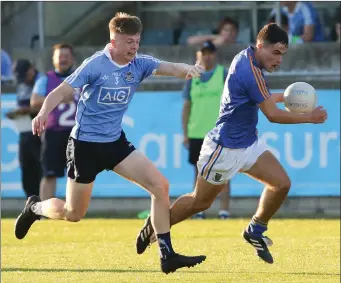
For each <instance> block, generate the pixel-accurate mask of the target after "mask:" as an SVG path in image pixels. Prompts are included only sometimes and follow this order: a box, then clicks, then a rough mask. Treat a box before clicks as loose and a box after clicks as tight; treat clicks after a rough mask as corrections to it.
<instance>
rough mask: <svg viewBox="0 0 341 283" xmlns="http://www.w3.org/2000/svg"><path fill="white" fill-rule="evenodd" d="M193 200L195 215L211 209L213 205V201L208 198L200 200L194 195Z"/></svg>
mask: <svg viewBox="0 0 341 283" xmlns="http://www.w3.org/2000/svg"><path fill="white" fill-rule="evenodd" d="M193 198H194V202H193V210H194V211H195V213H198V212H201V211H204V210H207V209H209V208H210V207H211V205H212V203H213V200H211V199H208V198H198V197H197V195H195V194H194V195H193Z"/></svg>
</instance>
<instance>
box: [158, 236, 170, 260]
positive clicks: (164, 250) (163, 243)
mask: <svg viewBox="0 0 341 283" xmlns="http://www.w3.org/2000/svg"><path fill="white" fill-rule="evenodd" d="M157 239H158V243H159V248H160V257H161V258H162V259H163V260H165V259H167V258H168V257H169V256H170V255H172V254H174V250H173V247H172V242H171V238H170V232H168V233H164V234H157Z"/></svg>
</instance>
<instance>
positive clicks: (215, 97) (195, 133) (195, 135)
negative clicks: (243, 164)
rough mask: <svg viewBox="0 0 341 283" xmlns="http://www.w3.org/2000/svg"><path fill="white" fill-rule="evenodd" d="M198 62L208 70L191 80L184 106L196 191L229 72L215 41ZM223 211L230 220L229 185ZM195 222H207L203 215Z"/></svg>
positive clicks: (223, 216)
mask: <svg viewBox="0 0 341 283" xmlns="http://www.w3.org/2000/svg"><path fill="white" fill-rule="evenodd" d="M197 61H198V62H200V64H201V65H202V66H204V68H205V72H204V73H203V74H202V75H201V77H200V78H194V79H190V80H188V81H187V82H186V84H185V86H184V89H183V97H184V100H185V102H184V106H183V110H182V128H183V133H184V145H185V146H186V148H188V153H189V158H188V161H189V163H190V164H191V165H193V167H194V169H195V178H194V185H193V187H195V184H196V181H197V176H198V169H197V166H196V164H197V162H198V159H199V155H200V150H201V146H202V144H203V142H204V138H205V136H206V134H207V133H208V132H209V131H210V128H212V127H214V125H215V122H216V120H217V117H218V115H219V106H220V97H221V94H222V93H223V89H224V83H225V79H226V76H227V70H226V69H225V68H224V66H222V65H219V64H217V50H216V47H215V45H214V44H213V43H212V42H211V41H207V42H205V43H204V44H203V45H202V47H201V48H200V50H199V51H198V52H197ZM220 197H221V199H220V211H219V214H218V217H219V218H220V219H227V218H228V217H229V211H228V209H229V201H230V184H229V182H227V184H226V186H225V188H224V189H223V191H222V192H221V194H220ZM193 218H199V219H204V218H205V213H204V212H200V213H198V214H196V215H195V216H194V217H193Z"/></svg>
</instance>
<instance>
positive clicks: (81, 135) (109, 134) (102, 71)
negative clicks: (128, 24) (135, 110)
mask: <svg viewBox="0 0 341 283" xmlns="http://www.w3.org/2000/svg"><path fill="white" fill-rule="evenodd" d="M159 64H160V61H159V60H157V59H155V58H153V57H151V56H146V55H136V56H135V58H134V60H133V61H132V62H130V63H129V64H127V65H118V64H117V63H115V62H114V61H113V60H112V59H111V55H110V44H108V45H107V46H106V47H105V48H104V50H103V51H99V52H96V53H95V54H94V55H93V56H91V57H89V58H87V59H86V60H84V62H83V64H82V65H81V66H80V67H78V69H77V70H76V71H75V72H74V73H73V74H72V75H70V76H69V77H68V78H66V80H65V82H67V83H68V84H69V85H71V86H72V87H73V88H75V89H76V88H81V89H83V90H82V93H81V98H80V100H79V103H78V106H77V113H76V124H75V126H74V127H73V129H72V132H71V137H73V138H74V139H78V140H82V141H88V142H102V143H104V142H113V141H116V140H117V139H118V138H119V137H120V135H121V131H122V118H123V115H124V113H125V112H126V110H127V109H128V105H129V103H130V101H131V99H132V97H133V95H134V93H135V91H136V88H137V87H138V86H139V84H140V83H141V82H142V81H143V80H144V79H145V78H147V77H149V76H150V75H152V73H153V72H154V70H156V69H157V68H158V66H159Z"/></svg>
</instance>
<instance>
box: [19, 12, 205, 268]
mask: <svg viewBox="0 0 341 283" xmlns="http://www.w3.org/2000/svg"><path fill="white" fill-rule="evenodd" d="M109 30H110V43H109V44H108V45H107V46H106V47H105V48H104V50H103V51H99V52H96V53H95V54H94V55H93V56H91V57H90V58H88V59H86V60H85V61H84V62H83V64H82V65H81V66H80V67H79V68H78V69H77V70H76V71H75V72H74V73H73V74H72V75H70V76H69V77H68V78H66V80H65V81H64V82H63V83H62V84H61V85H60V86H58V87H57V88H56V89H55V90H53V91H51V92H50V94H49V95H48V96H47V97H46V99H45V100H44V104H43V106H42V108H41V110H40V112H39V114H38V115H37V117H36V118H35V119H34V120H33V121H32V131H33V133H34V134H38V135H41V133H42V131H43V130H44V129H45V128H46V122H47V119H48V116H49V114H50V113H51V111H52V110H53V109H54V108H55V107H56V106H57V105H58V104H59V103H60V102H61V101H62V100H63V98H64V97H68V96H70V95H72V93H73V92H74V89H78V88H80V89H82V93H81V99H80V101H79V103H78V106H77V114H76V125H75V126H74V128H73V129H72V132H71V135H70V138H69V142H68V148H67V171H68V172H67V173H68V180H67V185H66V202H64V201H63V200H61V199H57V198H51V199H48V200H45V201H42V202H41V201H40V199H39V197H38V196H33V197H31V198H29V199H28V201H27V203H26V206H25V208H24V210H23V211H22V212H21V214H20V215H19V216H18V218H17V221H16V224H15V235H16V237H17V238H18V239H22V238H24V237H25V236H26V234H27V232H28V230H29V229H30V227H31V225H32V224H33V223H34V222H35V221H36V220H38V219H40V217H41V216H45V217H47V218H51V219H61V220H66V221H72V222H77V221H80V220H81V218H83V217H84V216H85V213H86V211H87V208H88V205H89V202H90V198H91V192H92V188H93V184H94V181H95V178H96V175H97V174H98V173H100V172H101V171H103V170H113V171H114V172H115V173H117V174H119V175H120V176H122V177H124V178H126V179H128V180H129V181H131V182H134V183H136V184H138V185H140V186H141V187H142V188H144V189H146V190H147V191H148V192H149V193H150V194H151V199H152V204H151V215H152V217H151V222H152V223H153V227H154V229H155V231H156V234H157V239H158V243H159V248H160V256H161V269H162V271H163V272H165V273H169V272H174V271H175V270H176V269H178V268H181V267H190V266H194V265H196V264H199V263H201V262H202V261H204V260H205V258H206V257H205V256H195V257H187V256H182V255H179V254H177V253H175V252H174V250H173V248H172V244H171V238H170V216H169V213H170V211H169V206H170V204H169V195H168V181H167V180H166V178H165V177H164V176H163V175H162V174H161V173H160V172H159V171H158V170H157V169H156V167H155V166H154V165H153V163H152V162H151V161H150V160H149V159H147V158H146V157H145V156H144V155H143V154H141V153H140V152H138V151H137V150H135V147H134V146H133V145H132V144H131V143H130V142H129V141H128V140H127V139H126V137H125V134H124V132H123V131H122V118H123V114H124V113H125V112H126V110H127V108H128V105H129V103H130V101H131V99H132V97H133V95H134V93H135V91H136V89H137V87H138V86H139V84H140V83H141V82H142V81H143V80H144V79H145V78H147V77H149V76H150V75H152V74H155V75H164V76H176V77H179V78H187V79H189V78H191V77H198V76H200V74H201V73H202V72H203V71H204V70H203V68H202V67H201V66H199V65H194V66H191V65H187V64H181V63H170V62H160V61H159V60H157V59H155V58H153V57H151V56H146V55H138V54H137V50H138V48H139V44H140V35H141V32H142V24H141V21H140V19H139V18H137V17H134V16H130V15H128V14H125V13H117V14H116V16H115V17H114V18H113V19H111V21H110V22H109ZM154 229H153V230H154Z"/></svg>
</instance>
